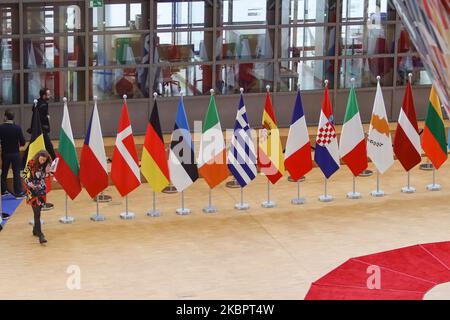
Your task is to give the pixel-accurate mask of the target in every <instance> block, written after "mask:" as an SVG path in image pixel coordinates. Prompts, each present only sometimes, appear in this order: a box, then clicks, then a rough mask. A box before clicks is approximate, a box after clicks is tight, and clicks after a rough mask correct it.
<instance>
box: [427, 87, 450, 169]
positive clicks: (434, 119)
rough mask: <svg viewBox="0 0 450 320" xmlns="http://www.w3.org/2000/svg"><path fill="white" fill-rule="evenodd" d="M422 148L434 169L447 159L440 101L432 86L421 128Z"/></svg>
mask: <svg viewBox="0 0 450 320" xmlns="http://www.w3.org/2000/svg"><path fill="white" fill-rule="evenodd" d="M422 148H423V151H425V154H426V155H427V157H428V159H430V161H431V163H433V166H434V167H435V168H436V169H439V168H440V167H441V165H442V164H443V163H444V162H445V161H446V160H447V157H448V155H447V142H446V137H445V126H444V119H443V117H442V110H441V103H440V101H439V96H438V94H437V92H436V89H435V88H434V86H433V87H432V88H431V94H430V102H429V103H428V112H427V116H426V118H425V129H424V130H423V138H422Z"/></svg>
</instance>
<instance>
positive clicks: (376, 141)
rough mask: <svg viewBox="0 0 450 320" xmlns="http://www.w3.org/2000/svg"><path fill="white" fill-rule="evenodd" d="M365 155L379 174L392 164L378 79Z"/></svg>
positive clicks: (392, 159)
mask: <svg viewBox="0 0 450 320" xmlns="http://www.w3.org/2000/svg"><path fill="white" fill-rule="evenodd" d="M367 154H368V156H369V158H370V159H371V160H372V162H373V163H374V165H375V167H376V168H377V169H378V171H379V172H380V173H381V174H383V173H385V172H386V171H387V170H388V169H389V168H390V167H391V166H392V165H393V164H394V150H393V148H392V139H391V130H390V128H389V122H388V118H387V115H386V107H385V105H384V99H383V93H382V92H381V85H380V80H379V77H378V84H377V92H376V94H375V101H374V104H373V112H372V120H371V121H370V128H369V137H368V138H367Z"/></svg>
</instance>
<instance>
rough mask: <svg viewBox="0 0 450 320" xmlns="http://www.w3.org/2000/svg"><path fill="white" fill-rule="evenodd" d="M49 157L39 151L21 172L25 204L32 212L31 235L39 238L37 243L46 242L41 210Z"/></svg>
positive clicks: (48, 171)
mask: <svg viewBox="0 0 450 320" xmlns="http://www.w3.org/2000/svg"><path fill="white" fill-rule="evenodd" d="M50 165H51V157H50V155H49V153H48V152H47V151H45V150H41V151H39V152H38V153H37V154H36V155H35V156H34V157H33V158H32V159H31V160H30V161H28V163H27V165H26V167H25V170H24V171H23V173H22V179H23V184H24V187H25V190H26V193H27V204H29V205H30V206H31V208H32V209H33V214H34V227H33V235H34V236H35V237H38V238H39V243H41V244H43V243H46V242H47V240H46V239H45V236H44V234H43V233H42V230H41V210H42V207H43V206H44V205H45V202H46V197H47V187H46V184H45V180H46V178H47V177H48V176H49V175H50Z"/></svg>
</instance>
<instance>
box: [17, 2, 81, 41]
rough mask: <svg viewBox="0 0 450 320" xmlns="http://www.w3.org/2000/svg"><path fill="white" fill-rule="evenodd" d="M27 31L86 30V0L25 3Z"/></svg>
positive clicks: (62, 31)
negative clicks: (77, 0)
mask: <svg viewBox="0 0 450 320" xmlns="http://www.w3.org/2000/svg"><path fill="white" fill-rule="evenodd" d="M23 7H24V32H25V33H64V32H83V31H84V1H79V2H75V1H74V2H73V3H67V2H61V3H59V2H56V3H45V1H44V4H43V3H24V5H23Z"/></svg>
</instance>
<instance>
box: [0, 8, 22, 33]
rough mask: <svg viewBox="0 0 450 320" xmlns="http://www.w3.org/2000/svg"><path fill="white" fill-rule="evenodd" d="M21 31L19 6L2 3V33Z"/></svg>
mask: <svg viewBox="0 0 450 320" xmlns="http://www.w3.org/2000/svg"><path fill="white" fill-rule="evenodd" d="M18 33H19V6H18V5H17V4H0V35H4V34H18Z"/></svg>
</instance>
